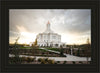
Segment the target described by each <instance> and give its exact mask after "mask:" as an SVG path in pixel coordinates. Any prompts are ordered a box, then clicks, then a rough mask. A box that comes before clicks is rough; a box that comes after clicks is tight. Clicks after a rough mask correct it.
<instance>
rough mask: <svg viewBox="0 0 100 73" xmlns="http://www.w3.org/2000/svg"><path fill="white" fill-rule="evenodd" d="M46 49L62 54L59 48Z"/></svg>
mask: <svg viewBox="0 0 100 73" xmlns="http://www.w3.org/2000/svg"><path fill="white" fill-rule="evenodd" d="M46 49H48V50H53V51H59V52H60V49H58V48H46Z"/></svg>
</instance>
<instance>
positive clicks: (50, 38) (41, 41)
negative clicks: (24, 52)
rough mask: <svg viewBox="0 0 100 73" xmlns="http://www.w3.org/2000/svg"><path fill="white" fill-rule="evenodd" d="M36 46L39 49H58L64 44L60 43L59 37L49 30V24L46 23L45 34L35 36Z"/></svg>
mask: <svg viewBox="0 0 100 73" xmlns="http://www.w3.org/2000/svg"><path fill="white" fill-rule="evenodd" d="M36 38H37V45H38V46H40V47H44V46H45V47H56V48H59V47H60V46H63V47H65V46H66V44H65V43H62V42H61V35H59V34H57V33H54V32H53V31H52V30H51V29H50V22H49V21H48V23H47V28H46V30H45V32H43V33H39V34H38V35H37V37H36Z"/></svg>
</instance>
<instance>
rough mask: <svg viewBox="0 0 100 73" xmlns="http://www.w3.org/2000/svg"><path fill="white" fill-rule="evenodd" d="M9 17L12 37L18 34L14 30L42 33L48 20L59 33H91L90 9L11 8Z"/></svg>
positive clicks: (17, 31) (81, 34)
mask: <svg viewBox="0 0 100 73" xmlns="http://www.w3.org/2000/svg"><path fill="white" fill-rule="evenodd" d="M9 19H10V20H9V25H10V26H9V30H10V37H14V36H16V34H14V32H16V33H17V34H18V33H20V32H29V33H33V34H38V33H42V32H44V31H45V30H46V24H47V22H48V20H49V21H50V24H51V29H52V30H53V31H54V32H56V33H59V34H67V33H68V34H69V33H71V34H74V35H80V36H83V35H90V34H91V31H90V30H91V10H90V9H10V10H9Z"/></svg>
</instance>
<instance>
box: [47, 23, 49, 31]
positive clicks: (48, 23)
mask: <svg viewBox="0 0 100 73" xmlns="http://www.w3.org/2000/svg"><path fill="white" fill-rule="evenodd" d="M47 30H48V31H50V22H49V21H48V23H47Z"/></svg>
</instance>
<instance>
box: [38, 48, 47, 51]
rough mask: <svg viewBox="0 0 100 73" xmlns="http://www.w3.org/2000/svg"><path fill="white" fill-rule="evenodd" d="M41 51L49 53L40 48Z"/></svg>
mask: <svg viewBox="0 0 100 73" xmlns="http://www.w3.org/2000/svg"><path fill="white" fill-rule="evenodd" d="M39 50H41V51H43V52H47V50H44V49H40V48H39Z"/></svg>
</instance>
